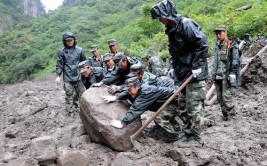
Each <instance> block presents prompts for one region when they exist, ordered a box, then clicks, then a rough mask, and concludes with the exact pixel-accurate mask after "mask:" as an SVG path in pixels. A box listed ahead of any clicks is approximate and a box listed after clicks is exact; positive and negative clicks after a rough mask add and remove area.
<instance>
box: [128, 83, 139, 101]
mask: <svg viewBox="0 0 267 166" xmlns="http://www.w3.org/2000/svg"><path fill="white" fill-rule="evenodd" d="M139 88H140V86H139V85H137V86H133V87H131V88H129V89H128V93H129V95H131V96H132V98H133V99H134V98H136V96H137V94H138V90H139Z"/></svg>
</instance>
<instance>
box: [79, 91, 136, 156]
mask: <svg viewBox="0 0 267 166" xmlns="http://www.w3.org/2000/svg"><path fill="white" fill-rule="evenodd" d="M105 95H110V94H109V93H108V92H107V88H105V87H100V88H90V89H88V90H86V91H85V92H84V93H83V95H82V97H81V100H80V117H81V120H82V122H83V124H84V126H85V129H86V131H87V133H88V135H89V137H90V138H91V139H92V140H93V141H94V142H98V143H104V144H106V145H107V146H109V147H110V148H111V149H113V150H117V151H125V150H127V149H129V148H130V147H131V140H130V136H131V135H132V134H134V133H135V132H136V131H137V130H138V129H139V128H140V127H141V121H140V119H136V120H135V121H134V122H133V123H131V124H129V125H127V126H126V127H124V128H123V129H116V128H114V127H112V126H110V121H111V120H113V119H117V120H121V119H123V117H124V116H125V113H126V112H127V110H128V109H129V106H127V105H125V104H124V103H123V102H113V103H108V104H106V102H105V101H104V100H103V98H102V96H105Z"/></svg>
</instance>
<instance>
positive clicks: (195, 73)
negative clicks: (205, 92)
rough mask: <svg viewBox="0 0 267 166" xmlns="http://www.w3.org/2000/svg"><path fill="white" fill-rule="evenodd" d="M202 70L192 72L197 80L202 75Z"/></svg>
mask: <svg viewBox="0 0 267 166" xmlns="http://www.w3.org/2000/svg"><path fill="white" fill-rule="evenodd" d="M201 71H202V70H201V68H199V69H196V70H192V74H193V77H194V78H197V77H198V76H199V74H200V73H201Z"/></svg>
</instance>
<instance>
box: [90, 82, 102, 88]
mask: <svg viewBox="0 0 267 166" xmlns="http://www.w3.org/2000/svg"><path fill="white" fill-rule="evenodd" d="M102 85H103V83H102V82H99V83H94V84H92V85H91V86H92V87H100V86H102Z"/></svg>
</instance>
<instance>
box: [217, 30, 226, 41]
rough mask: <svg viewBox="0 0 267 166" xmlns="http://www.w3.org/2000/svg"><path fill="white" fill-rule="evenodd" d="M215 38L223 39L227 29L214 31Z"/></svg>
mask: <svg viewBox="0 0 267 166" xmlns="http://www.w3.org/2000/svg"><path fill="white" fill-rule="evenodd" d="M215 34H216V37H217V40H219V41H224V39H225V38H226V37H227V31H216V32H215Z"/></svg>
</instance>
